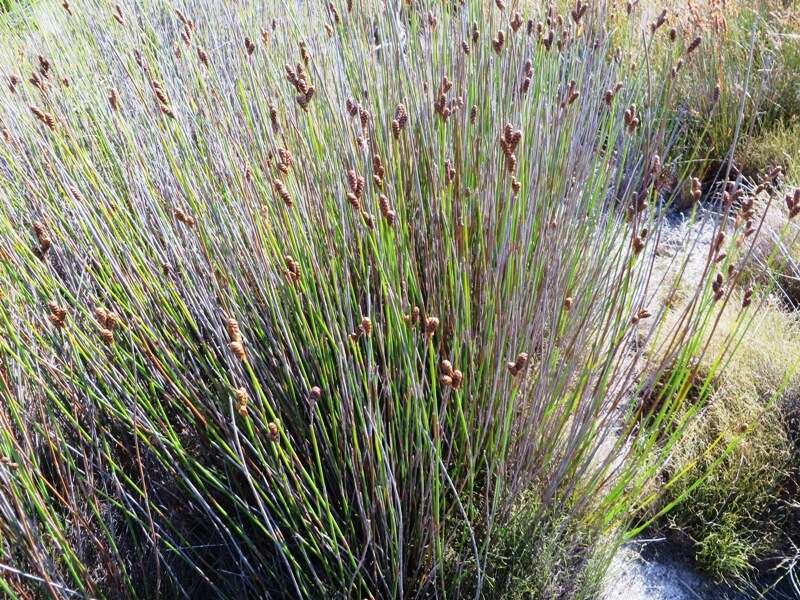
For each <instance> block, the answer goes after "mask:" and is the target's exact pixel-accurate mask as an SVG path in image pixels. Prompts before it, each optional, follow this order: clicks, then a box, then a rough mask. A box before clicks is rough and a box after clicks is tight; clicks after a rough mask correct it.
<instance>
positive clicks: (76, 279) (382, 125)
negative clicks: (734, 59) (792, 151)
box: [0, 0, 755, 598]
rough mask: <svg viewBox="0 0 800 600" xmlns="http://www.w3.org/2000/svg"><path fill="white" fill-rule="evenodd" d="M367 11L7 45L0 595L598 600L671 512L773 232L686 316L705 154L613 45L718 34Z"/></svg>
mask: <svg viewBox="0 0 800 600" xmlns="http://www.w3.org/2000/svg"><path fill="white" fill-rule="evenodd" d="M373 4H374V3H367V2H356V1H353V2H350V1H346V2H345V1H342V2H331V3H321V4H318V5H314V6H308V5H307V3H298V4H295V3H287V4H285V5H281V6H273V5H272V4H270V3H267V6H264V5H262V4H261V3H242V5H241V6H237V7H236V10H235V11H233V10H231V8H230V6H228V4H227V3H222V2H201V1H199V0H186V1H184V2H181V3H179V5H177V6H176V5H174V4H173V3H171V2H168V1H167V0H142V1H139V2H135V3H134V2H121V3H120V4H117V5H115V6H114V7H112V8H109V6H108V5H107V4H106V3H105V2H100V1H99V0H81V1H80V2H78V1H77V0H75V1H72V0H70V1H65V2H62V3H60V6H55V7H54V6H48V7H47V8H45V9H40V8H37V9H36V10H37V12H35V14H36V15H37V16H36V17H35V18H37V19H39V20H38V22H37V25H41V27H32V26H31V23H30V22H29V19H31V18H33V17H31V16H30V15H27V16H24V17H22V19H21V21H15V23H14V27H13V28H10V27H9V26H8V25H4V27H5V28H6V29H5V30H4V31H3V32H2V33H3V38H4V39H5V40H6V41H4V44H7V45H8V47H11V48H12V50H9V51H7V52H9V53H10V54H12V55H13V56H14V60H13V61H11V60H10V61H8V62H7V63H6V64H5V65H4V67H3V71H4V77H5V82H4V83H5V85H4V86H3V87H2V91H0V99H1V100H2V102H0V123H1V124H2V129H1V130H0V134H2V139H3V144H2V145H0V172H1V173H2V179H0V289H2V294H3V298H2V303H1V304H0V348H2V353H0V394H2V402H0V480H1V481H2V491H0V546H2V552H3V555H4V557H6V558H5V559H4V561H3V567H2V568H3V569H4V571H3V572H4V577H3V578H2V579H0V588H2V590H3V592H4V594H5V595H7V596H8V597H11V598H24V597H30V596H31V595H50V596H53V597H62V596H63V597H66V596H70V595H82V596H88V597H115V598H117V597H172V596H176V597H178V596H182V597H204V596H214V597H240V596H244V597H265V596H271V595H286V596H291V597H315V596H318V597H323V596H324V597H336V596H342V597H362V598H405V597H432V596H439V595H441V596H445V595H447V596H450V597H465V596H473V597H479V596H480V595H481V594H483V595H486V596H491V597H497V598H500V597H525V596H530V595H533V596H538V597H552V596H553V595H558V596H560V597H567V598H570V597H571V598H586V597H590V596H591V594H592V593H593V592H594V591H595V588H596V586H597V583H598V579H599V577H600V575H601V574H602V570H603V565H604V564H605V561H607V560H608V556H609V552H610V550H611V549H613V547H614V544H615V542H616V541H618V540H619V538H620V533H621V532H622V531H623V530H624V529H625V528H626V527H627V526H628V524H629V520H630V518H631V515H632V514H634V512H635V511H638V510H646V509H647V508H648V507H649V506H650V505H651V504H652V503H653V502H655V501H656V500H658V498H657V497H655V496H654V495H653V494H651V493H650V490H651V489H652V485H653V482H654V481H656V479H657V478H658V477H659V476H660V475H661V474H662V473H663V472H664V468H665V466H666V465H668V464H669V460H670V458H671V457H672V456H673V450H674V448H675V445H676V444H677V443H678V441H679V440H680V438H681V436H682V435H683V434H684V433H685V431H686V429H687V427H689V426H690V425H691V423H690V421H689V420H687V418H686V414H687V413H695V412H697V411H700V410H702V408H703V406H702V402H697V401H696V400H697V399H696V397H695V396H694V394H690V390H692V389H694V387H695V386H696V387H700V388H708V386H710V381H711V380H712V378H713V377H715V376H717V375H718V371H719V370H718V369H712V370H709V373H708V377H707V378H704V377H701V376H698V372H697V369H696V363H695V362H694V361H696V360H697V358H698V356H701V357H702V358H703V359H705V360H710V361H711V362H712V364H715V365H716V364H719V363H720V361H721V360H722V359H723V357H725V356H726V355H727V353H728V351H729V349H730V345H731V343H732V341H733V340H734V339H735V332H736V331H738V329H739V327H742V326H744V322H743V320H741V319H737V320H736V321H735V326H734V327H733V329H732V330H731V331H730V332H729V333H730V335H727V333H728V332H726V336H725V337H724V338H723V341H722V342H721V343H720V345H719V346H718V347H717V348H716V349H709V348H708V347H705V349H704V348H703V344H704V343H705V341H706V340H708V339H709V338H713V337H714V336H713V333H714V330H715V329H716V327H717V325H718V322H719V318H718V316H719V315H720V314H721V311H723V308H724V307H725V306H727V305H728V303H729V302H731V301H733V300H732V299H734V298H739V296H738V294H740V293H743V294H746V293H747V292H745V291H744V290H741V289H740V288H741V287H742V286H741V285H740V281H739V277H738V276H737V274H736V273H735V272H734V271H733V270H730V271H729V270H725V267H726V266H727V265H728V264H733V263H735V262H736V261H737V260H739V259H741V258H742V257H743V256H745V255H746V253H747V252H748V251H749V249H750V248H751V245H752V243H753V240H754V239H755V238H754V236H753V232H752V231H750V229H749V227H748V224H747V222H746V221H742V222H740V223H737V225H736V227H735V228H734V229H732V230H730V229H728V228H727V225H726V223H727V222H726V221H725V220H720V221H719V222H718V223H717V224H715V226H714V243H713V245H712V248H711V250H710V251H709V253H708V255H707V256H706V257H705V259H704V261H703V268H702V275H701V276H700V277H698V278H696V279H693V280H692V281H691V282H690V283H689V284H688V289H689V293H688V294H687V296H686V297H687V300H686V302H685V304H684V312H683V313H682V314H681V315H680V317H679V318H677V319H672V320H667V319H665V318H664V317H665V310H664V308H663V307H662V306H660V305H658V304H657V302H656V298H658V297H660V294H661V293H662V291H663V290H660V289H659V288H660V286H661V284H660V282H659V281H658V280H657V279H656V278H655V277H654V275H653V265H654V263H655V261H656V258H657V255H658V253H659V252H658V241H659V237H660V234H661V233H662V232H663V230H664V228H665V226H666V210H665V206H668V205H669V204H670V202H671V201H672V200H673V198H672V191H671V190H678V189H681V185H682V183H683V181H682V179H683V174H684V173H686V172H687V170H688V169H689V165H692V164H694V163H693V162H692V161H693V159H694V158H696V157H695V155H694V153H691V152H690V153H688V154H684V153H682V154H678V153H677V152H675V153H674V152H673V151H674V150H675V145H674V140H675V139H679V138H682V137H683V136H684V135H685V130H684V129H683V127H684V125H685V124H684V122H683V121H682V119H681V118H679V117H676V114H679V113H676V106H678V104H679V102H680V101H681V99H682V98H684V94H683V92H682V91H681V90H680V88H679V87H676V85H675V79H674V78H672V77H663V76H662V73H661V72H653V71H652V70H651V69H650V66H649V64H648V63H647V61H628V60H622V59H621V51H620V49H619V47H618V46H616V45H615V42H614V40H616V39H618V35H620V31H619V30H618V29H625V32H624V33H625V34H626V35H624V36H622V37H623V38H626V39H628V40H631V43H638V41H635V40H639V39H640V38H641V37H644V39H645V40H646V46H647V48H655V47H656V46H659V45H660V44H667V45H669V48H670V52H669V53H663V54H661V56H664V57H665V58H664V63H663V65H662V66H663V67H664V68H665V69H667V70H666V71H665V72H669V71H670V69H671V68H676V69H677V68H678V64H683V65H689V64H691V63H692V61H694V60H695V57H696V56H697V50H698V48H699V47H700V46H701V45H702V43H703V32H695V33H692V32H690V31H688V30H687V31H686V32H685V34H686V35H682V36H678V35H677V34H673V33H671V32H670V31H669V28H668V27H667V26H666V17H660V18H657V19H656V20H655V21H654V22H653V23H652V24H649V23H648V24H645V25H644V27H642V23H640V22H639V20H638V19H637V18H634V17H633V16H631V18H629V19H626V17H625V16H623V15H617V16H616V17H615V19H614V20H610V19H607V18H606V17H607V16H608V15H607V14H606V13H605V11H604V8H603V7H602V6H601V7H589V6H588V5H586V4H584V3H582V2H578V3H577V5H575V6H573V7H570V10H569V11H558V10H556V8H555V7H552V6H551V7H549V8H544V9H542V10H537V9H531V12H530V13H529V14H525V15H524V16H523V15H521V14H520V13H518V12H517V11H516V10H515V9H514V7H512V6H506V4H505V3H504V2H502V1H500V0H498V1H497V2H495V3H494V4H488V3H485V2H482V1H481V2H479V1H475V2H465V3H462V4H460V5H458V6H456V5H452V4H446V5H443V4H442V3H431V5H430V6H422V5H420V6H417V5H416V4H415V5H413V6H412V5H409V4H406V3H398V4H397V5H392V6H386V7H384V6H377V5H373ZM509 4H510V3H509ZM41 10H44V11H45V12H44V13H42V12H41ZM628 12H630V13H633V12H634V11H633V10H631V11H628ZM43 15H46V16H43ZM629 16H630V15H629ZM608 23H612V28H611V30H610V29H609V26H608ZM45 25H46V26H45ZM648 51H649V50H648ZM681 152H683V151H681ZM701 165H702V163H701ZM725 183H729V184H730V190H729V191H728V192H726V193H728V197H727V199H726V200H725V202H724V205H725V206H726V210H733V207H734V206H735V205H736V201H738V200H739V199H740V196H739V184H738V183H736V182H725ZM698 193H699V190H698ZM698 199H699V198H698ZM685 284H686V282H685V281H684V279H683V278H682V277H678V278H676V280H675V282H674V284H672V285H673V286H674V287H676V288H677V287H679V286H682V285H685ZM656 338H657V339H658V340H659V346H658V352H656V353H654V354H653V356H656V357H660V358H657V359H653V358H652V357H651V361H650V365H649V366H650V367H652V369H653V370H654V371H655V372H656V374H657V375H656V376H653V377H650V376H649V373H648V372H646V370H645V367H644V366H643V365H644V360H643V359H644V357H645V353H646V352H649V344H648V340H652V339H656ZM664 373H668V374H669V377H668V381H666V382H665V383H664V382H663V378H662V377H660V376H659V375H658V374H662V375H663V374H664ZM655 382H658V385H656V383H655ZM638 397H647V398H648V399H649V401H648V403H647V404H646V405H645V404H641V405H640V404H634V405H631V399H632V398H638ZM689 405H691V406H689ZM629 406H631V408H630V410H626V408H627V407H629ZM687 408H688V410H687ZM676 485H677V484H676Z"/></svg>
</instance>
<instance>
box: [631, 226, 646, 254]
mask: <svg viewBox="0 0 800 600" xmlns="http://www.w3.org/2000/svg"><path fill="white" fill-rule="evenodd" d="M647 234H648V231H647V228H644V229H642V230H641V231H640V232H639V234H638V235H634V236H633V240H631V246H632V247H633V253H634V255H636V254H639V253H641V251H642V250H644V245H645V240H646V239H647Z"/></svg>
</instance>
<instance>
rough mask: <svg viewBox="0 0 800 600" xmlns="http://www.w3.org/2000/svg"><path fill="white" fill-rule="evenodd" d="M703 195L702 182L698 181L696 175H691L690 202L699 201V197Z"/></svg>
mask: <svg viewBox="0 0 800 600" xmlns="http://www.w3.org/2000/svg"><path fill="white" fill-rule="evenodd" d="M702 196H703V184H702V183H700V180H699V179H698V178H697V177H692V202H693V203H695V204H696V203H698V202H700V198H702Z"/></svg>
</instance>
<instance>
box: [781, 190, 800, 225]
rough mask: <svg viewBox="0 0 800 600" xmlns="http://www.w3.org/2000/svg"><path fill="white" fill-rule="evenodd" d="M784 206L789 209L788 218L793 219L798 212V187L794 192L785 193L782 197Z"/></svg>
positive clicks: (799, 200)
mask: <svg viewBox="0 0 800 600" xmlns="http://www.w3.org/2000/svg"><path fill="white" fill-rule="evenodd" d="M784 201H785V202H786V208H787V209H789V218H790V219H794V218H795V217H796V216H797V215H799V214H800V188H797V189H796V190H795V191H794V194H791V195H790V194H786V197H785V198H784Z"/></svg>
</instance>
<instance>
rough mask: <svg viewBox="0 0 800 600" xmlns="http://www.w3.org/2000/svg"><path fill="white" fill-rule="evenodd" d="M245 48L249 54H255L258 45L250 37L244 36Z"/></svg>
mask: <svg viewBox="0 0 800 600" xmlns="http://www.w3.org/2000/svg"><path fill="white" fill-rule="evenodd" d="M244 50H245V52H247V56H253V53H254V52H255V51H256V45H255V44H254V43H253V40H251V39H250V38H249V37H245V38H244Z"/></svg>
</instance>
